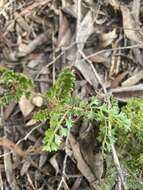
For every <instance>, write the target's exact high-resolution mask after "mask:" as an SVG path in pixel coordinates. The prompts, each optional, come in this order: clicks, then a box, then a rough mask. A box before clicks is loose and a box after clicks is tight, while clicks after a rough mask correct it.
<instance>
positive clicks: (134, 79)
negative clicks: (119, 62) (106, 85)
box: [122, 70, 143, 86]
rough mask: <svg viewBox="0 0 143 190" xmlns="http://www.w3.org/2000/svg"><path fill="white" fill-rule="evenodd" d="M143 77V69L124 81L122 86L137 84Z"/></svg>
mask: <svg viewBox="0 0 143 190" xmlns="http://www.w3.org/2000/svg"><path fill="white" fill-rule="evenodd" d="M142 79H143V70H141V71H139V72H137V73H135V74H134V75H133V76H131V77H130V78H128V79H127V80H126V81H124V82H123V83H122V86H133V85H135V84H137V83H138V82H139V81H140V80H142Z"/></svg>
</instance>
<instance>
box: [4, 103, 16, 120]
mask: <svg viewBox="0 0 143 190" xmlns="http://www.w3.org/2000/svg"><path fill="white" fill-rule="evenodd" d="M15 106H16V103H15V102H10V103H9V104H8V106H7V107H6V109H5V112H4V119H5V120H7V119H8V118H9V117H10V115H11V114H12V112H13V110H14V108H15Z"/></svg>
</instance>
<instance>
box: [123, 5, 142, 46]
mask: <svg viewBox="0 0 143 190" xmlns="http://www.w3.org/2000/svg"><path fill="white" fill-rule="evenodd" d="M121 12H122V17H123V27H124V33H125V35H126V36H127V38H128V39H130V40H132V41H135V42H138V43H141V42H142V41H143V34H142V32H141V30H140V27H139V25H138V23H136V22H135V20H134V18H133V16H132V14H131V12H130V10H129V9H128V8H127V7H125V6H121Z"/></svg>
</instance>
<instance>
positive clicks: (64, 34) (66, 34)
mask: <svg viewBox="0 0 143 190" xmlns="http://www.w3.org/2000/svg"><path fill="white" fill-rule="evenodd" d="M59 27H60V28H59V35H58V44H59V45H58V47H59V48H60V47H66V46H68V45H69V44H70V41H71V38H72V33H71V29H70V24H69V22H68V19H67V18H66V16H65V15H64V14H63V13H62V12H60V26H59Z"/></svg>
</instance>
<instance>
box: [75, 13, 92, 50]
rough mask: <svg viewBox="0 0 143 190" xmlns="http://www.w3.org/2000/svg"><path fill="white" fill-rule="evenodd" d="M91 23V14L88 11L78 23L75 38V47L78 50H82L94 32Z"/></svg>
mask: <svg viewBox="0 0 143 190" xmlns="http://www.w3.org/2000/svg"><path fill="white" fill-rule="evenodd" d="M93 23H94V21H93V16H92V12H91V11H88V12H87V14H86V15H85V17H84V19H83V20H82V22H81V23H80V26H79V29H78V32H77V36H76V42H77V43H78V44H77V45H78V48H79V49H80V50H82V49H83V47H84V44H85V42H86V41H87V39H88V37H89V36H90V35H91V34H92V33H93V32H94V25H93Z"/></svg>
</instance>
